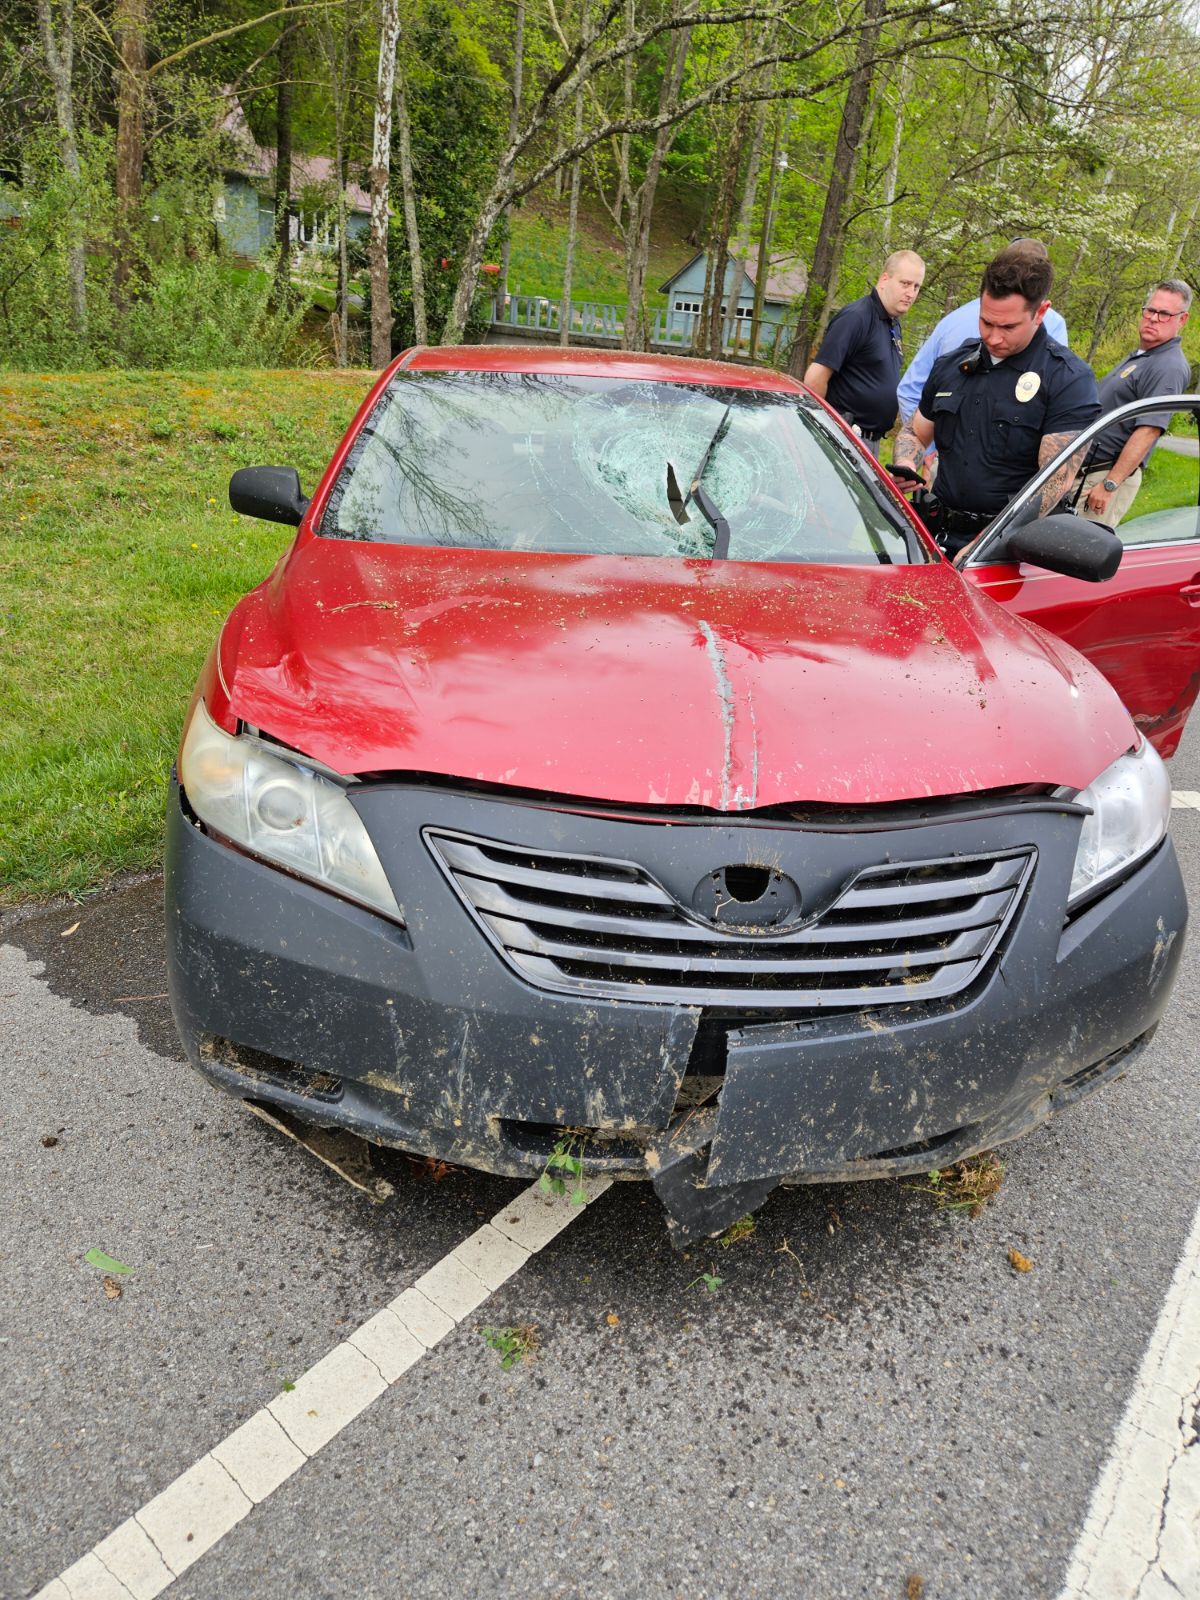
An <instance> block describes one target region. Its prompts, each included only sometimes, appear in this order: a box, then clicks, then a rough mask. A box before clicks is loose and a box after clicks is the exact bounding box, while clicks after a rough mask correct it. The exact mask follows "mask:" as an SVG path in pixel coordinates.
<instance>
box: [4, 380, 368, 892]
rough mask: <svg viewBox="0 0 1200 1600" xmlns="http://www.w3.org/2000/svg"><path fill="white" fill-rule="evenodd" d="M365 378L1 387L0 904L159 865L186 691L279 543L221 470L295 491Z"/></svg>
mask: <svg viewBox="0 0 1200 1600" xmlns="http://www.w3.org/2000/svg"><path fill="white" fill-rule="evenodd" d="M369 382H370V376H369V374H367V373H365V372H363V371H361V370H360V371H355V372H344V373H339V372H335V371H328V372H312V371H304V372H220V373H207V374H205V373H199V374H189V373H167V372H154V373H136V372H133V373H131V372H111V373H86V374H83V375H73V374H67V373H56V374H53V375H49V376H36V375H32V374H24V373H5V374H2V375H0V476H3V478H4V481H5V484H6V497H5V498H6V507H5V509H6V516H5V518H4V522H3V525H2V526H0V595H2V597H3V598H2V599H0V655H2V656H3V659H4V662H5V670H4V673H3V674H2V675H0V903H3V902H10V903H11V902H13V901H15V900H19V899H21V898H24V897H26V896H29V895H43V894H52V893H55V892H60V891H64V890H65V891H79V890H82V889H85V888H88V887H89V886H92V885H95V884H97V883H100V882H103V881H104V879H105V878H107V877H108V876H110V875H111V874H112V873H114V872H117V871H120V870H122V869H126V868H134V867H145V866H151V865H155V864H157V862H158V861H159V860H160V859H161V835H162V811H163V802H164V788H163V786H164V784H165V782H166V778H167V774H168V772H169V770H170V765H171V761H172V759H173V757H174V753H175V745H176V742H177V740H178V737H179V730H180V725H181V724H182V721H183V715H184V712H185V710H186V709H187V704H188V700H189V698H190V695H191V691H192V686H193V684H194V682H195V678H196V674H197V672H198V671H199V668H200V665H201V663H202V661H203V659H204V656H205V655H206V653H207V651H208V649H209V646H210V645H211V644H212V642H213V640H214V638H215V637H216V634H217V630H218V628H219V626H220V622H221V619H222V618H223V617H224V616H225V615H226V613H227V612H228V611H229V609H230V607H231V606H232V605H233V603H234V601H235V600H236V599H237V598H238V597H239V595H241V594H242V593H244V592H245V590H247V589H249V588H251V587H252V586H253V585H254V584H256V583H258V582H259V580H260V579H262V578H263V577H265V576H266V574H267V573H268V572H269V571H270V569H271V567H272V566H273V564H274V562H275V561H276V560H277V559H278V557H279V555H280V554H281V553H282V552H283V551H284V550H285V549H286V548H287V545H288V543H289V541H290V538H291V530H290V529H288V528H284V527H278V526H274V525H272V524H270V523H266V522H256V521H253V520H251V519H249V518H246V517H239V516H235V515H234V513H233V512H232V511H231V510H230V509H229V502H228V499H227V495H226V491H227V487H228V483H229V475H230V473H231V472H232V471H233V470H234V469H235V468H236V467H243V466H250V465H253V464H254V463H257V462H281V463H288V464H291V465H294V466H296V467H298V468H299V471H300V476H301V481H302V482H303V484H304V487H305V489H306V490H308V491H309V492H311V491H312V488H313V485H314V484H315V482H316V479H317V475H318V474H319V472H320V471H321V470H322V469H323V468H324V466H325V464H326V462H327V461H328V459H329V457H330V455H331V454H332V451H333V448H334V446H335V444H336V443H337V441H338V438H339V437H340V435H341V433H342V432H343V430H344V429H345V427H346V424H347V423H348V422H349V420H350V418H351V416H352V415H353V414H354V411H355V410H356V409H357V406H358V404H359V402H360V400H361V399H362V398H363V396H364V395H365V394H366V391H367V388H368V385H369Z"/></svg>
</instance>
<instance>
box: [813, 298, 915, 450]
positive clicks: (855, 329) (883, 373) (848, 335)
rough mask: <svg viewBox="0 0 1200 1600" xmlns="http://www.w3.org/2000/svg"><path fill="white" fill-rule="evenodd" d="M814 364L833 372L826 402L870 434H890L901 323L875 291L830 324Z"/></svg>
mask: <svg viewBox="0 0 1200 1600" xmlns="http://www.w3.org/2000/svg"><path fill="white" fill-rule="evenodd" d="M813 359H814V360H816V361H818V362H820V364H821V366H823V367H828V368H829V369H830V371H831V372H832V373H833V377H832V378H830V380H829V389H828V392H827V393H826V396H825V398H826V399H827V400H828V401H829V404H830V405H831V406H832V407H833V409H834V410H835V411H840V412H841V414H842V416H843V417H845V419H846V421H847V422H856V423H857V424H858V426H859V427H860V428H861V429H862V431H863V432H864V433H869V434H872V435H876V434H881V433H886V432H887V431H888V429H889V428H890V427H891V425H892V423H893V422H895V420H896V384H897V383H898V382H899V380H900V324H899V322H898V321H897V320H896V318H895V317H890V316H889V315H888V314H887V312H886V311H885V310H884V308H883V301H882V300H881V299H880V298H879V296H878V295H877V294H876V292H875V290H874V289H872V290H871V292H870V294H864V295H862V296H861V298H859V299H858V300H851V302H850V304H849V305H846V306H843V307H842V309H841V310H840V311H839V312H837V314H836V315H835V316H834V317H833V319H832V320H831V321H830V324H829V326H828V327H827V328H826V330H825V337H824V338H823V339H822V340H821V348H820V349H819V350H818V351H817V353H816V356H815V357H814V358H813Z"/></svg>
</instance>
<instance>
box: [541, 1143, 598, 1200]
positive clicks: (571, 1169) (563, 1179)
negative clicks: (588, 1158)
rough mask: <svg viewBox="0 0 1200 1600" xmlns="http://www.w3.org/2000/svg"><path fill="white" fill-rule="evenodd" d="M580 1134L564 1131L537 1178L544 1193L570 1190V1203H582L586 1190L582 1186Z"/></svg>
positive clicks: (555, 1193) (581, 1144)
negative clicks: (539, 1176)
mask: <svg viewBox="0 0 1200 1600" xmlns="http://www.w3.org/2000/svg"><path fill="white" fill-rule="evenodd" d="M583 1147H584V1137H583V1135H582V1134H574V1133H564V1134H563V1136H562V1138H560V1139H559V1140H558V1141H557V1142H556V1144H555V1146H554V1149H553V1150H552V1151H551V1152H550V1155H549V1157H548V1159H547V1161H546V1165H545V1168H544V1170H543V1172H542V1176H541V1178H540V1179H539V1180H538V1181H539V1183H540V1185H541V1187H542V1189H543V1190H544V1191H545V1193H546V1194H553V1195H564V1194H566V1193H567V1192H568V1189H569V1190H570V1195H571V1204H572V1205H576V1206H581V1205H583V1203H584V1201H585V1200H586V1199H587V1190H586V1189H585V1188H584V1186H583Z"/></svg>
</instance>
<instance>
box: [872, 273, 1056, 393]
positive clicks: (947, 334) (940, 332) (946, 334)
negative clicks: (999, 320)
mask: <svg viewBox="0 0 1200 1600" xmlns="http://www.w3.org/2000/svg"><path fill="white" fill-rule="evenodd" d="M1042 326H1043V327H1044V328H1045V330H1046V332H1047V333H1048V334H1049V336H1050V337H1051V339H1055V340H1057V342H1058V343H1059V344H1066V345H1069V344H1070V342H1071V341H1070V340H1069V339H1068V338H1067V325H1066V323H1065V322H1064V321H1063V319H1062V317H1061V315H1060V314H1059V313H1058V312H1057V311H1055V309H1054V307H1053V306H1051V307H1050V309H1049V311H1047V313H1046V315H1045V316H1044V317H1043V319H1042ZM978 337H979V300H978V298H976V299H974V300H968V301H967V303H966V305H965V306H956V307H955V309H954V310H953V311H947V313H946V315H945V316H944V317H943V318H942V320H941V321H940V322H939V323H938V325H937V327H936V328H935V329H934V330H933V332H932V333H931V334H930V335H929V337H928V339H926V341H925V343H924V344H923V345H922V346H921V348H920V349H919V350H918V351H917V353H916V355H915V356H914V357H913V358H912V361H911V362H910V363H909V367H908V371H907V372H906V373H905V374H904V376H903V377H902V378H901V380H900V387H899V389H898V390H897V393H896V399H897V401H898V402H899V405H900V418H901V421H903V422H907V421H908V419H909V417H911V416H912V414H913V412H914V411H915V410H916V409H917V401H918V400H920V398H921V390H922V389H923V388H924V387H925V379H926V378H927V377H928V376H929V374H930V372H932V370H933V363H934V362H935V361H936V360H937V359H938V357H939V356H944V355H949V353H950V351H951V350H957V349H958V347H959V345H960V344H965V343H966V342H967V340H968V339H978Z"/></svg>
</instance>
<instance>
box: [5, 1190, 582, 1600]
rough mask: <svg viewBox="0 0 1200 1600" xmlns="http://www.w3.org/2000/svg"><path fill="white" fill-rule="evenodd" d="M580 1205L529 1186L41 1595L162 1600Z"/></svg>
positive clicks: (43, 1599) (51, 1599)
mask: <svg viewBox="0 0 1200 1600" xmlns="http://www.w3.org/2000/svg"><path fill="white" fill-rule="evenodd" d="M611 1182H612V1179H611V1178H596V1179H593V1180H591V1181H589V1182H588V1183H587V1185H586V1190H587V1202H586V1203H587V1204H590V1203H591V1202H592V1201H593V1200H595V1199H597V1198H598V1196H600V1195H602V1194H603V1193H604V1191H605V1190H606V1189H607V1188H608V1187H609V1185H610V1183H611ZM583 1210H584V1206H583V1205H575V1204H573V1203H572V1201H571V1200H569V1199H568V1198H567V1197H566V1196H548V1195H545V1194H543V1193H542V1192H541V1189H540V1188H539V1186H538V1185H537V1184H536V1183H535V1184H533V1185H532V1187H530V1188H528V1189H525V1190H523V1191H522V1192H521V1193H520V1194H519V1195H518V1196H517V1197H516V1199H515V1200H513V1201H512V1202H511V1203H510V1204H509V1205H506V1206H505V1207H504V1208H503V1210H501V1211H498V1212H497V1213H496V1215H495V1216H494V1217H493V1218H492V1220H491V1222H486V1223H484V1225H483V1227H482V1228H479V1229H477V1230H476V1231H475V1232H474V1233H472V1234H470V1235H469V1236H468V1237H467V1238H466V1239H464V1240H463V1242H462V1243H461V1244H460V1245H458V1246H457V1247H456V1248H455V1249H454V1250H451V1252H450V1254H449V1255H447V1256H443V1257H442V1259H441V1260H440V1261H439V1262H437V1263H436V1265H434V1266H433V1267H431V1268H430V1269H429V1271H428V1272H427V1273H425V1274H424V1276H423V1277H420V1278H418V1279H417V1281H416V1283H415V1284H414V1285H413V1286H412V1288H411V1289H405V1291H404V1293H403V1294H400V1295H397V1296H396V1298H395V1299H394V1300H393V1301H392V1302H391V1304H390V1305H387V1306H385V1307H384V1308H383V1309H382V1310H381V1311H378V1312H376V1314H375V1315H374V1316H373V1317H370V1318H369V1319H368V1320H367V1321H366V1322H364V1323H363V1324H362V1326H361V1327H359V1328H356V1329H355V1331H354V1332H353V1333H352V1334H350V1335H349V1337H348V1338H347V1339H345V1340H343V1342H342V1343H341V1344H338V1345H335V1346H334V1347H333V1349H332V1350H330V1351H329V1353H328V1354H327V1355H324V1356H322V1357H321V1359H320V1360H319V1361H318V1362H316V1363H315V1364H314V1365H313V1366H311V1367H309V1369H308V1371H307V1372H306V1373H304V1374H303V1376H301V1377H300V1378H298V1379H297V1380H296V1383H295V1386H294V1387H293V1388H291V1389H289V1390H288V1391H287V1392H285V1393H284V1394H280V1395H276V1397H275V1398H274V1399H273V1400H271V1401H270V1402H269V1403H268V1404H267V1405H266V1406H265V1407H264V1409H263V1410H261V1411H258V1412H256V1413H255V1415H254V1416H252V1417H251V1418H250V1419H249V1420H248V1421H247V1422H244V1423H242V1425H241V1427H240V1428H237V1429H235V1430H234V1432H233V1433H231V1434H229V1435H228V1437H227V1438H225V1439H222V1440H221V1442H220V1444H218V1445H214V1446H213V1448H212V1450H210V1451H209V1452H208V1454H207V1455H203V1456H201V1457H200V1459H199V1461H197V1462H196V1463H195V1464H194V1465H193V1466H191V1467H189V1468H188V1470H187V1471H186V1472H184V1473H182V1474H181V1475H180V1476H179V1477H178V1478H176V1479H175V1481H174V1483H170V1484H168V1485H167V1487H166V1488H165V1489H164V1490H163V1491H162V1493H161V1494H158V1495H155V1497H154V1498H153V1499H152V1500H149V1501H147V1502H146V1504H145V1505H144V1506H142V1508H141V1510H139V1511H135V1512H134V1514H133V1515H132V1516H131V1517H129V1518H128V1519H127V1520H126V1521H125V1522H122V1523H121V1524H120V1526H119V1527H117V1528H115V1529H114V1530H113V1532H112V1533H110V1534H109V1535H108V1536H107V1538H104V1539H101V1540H100V1542H99V1544H97V1545H96V1546H95V1548H94V1549H92V1550H89V1551H88V1553H87V1555H85V1556H83V1557H82V1558H81V1559H80V1560H79V1561H76V1562H75V1563H74V1564H73V1565H72V1566H69V1567H68V1568H67V1569H66V1570H65V1571H64V1572H62V1573H60V1574H59V1576H58V1577H57V1578H53V1579H51V1581H50V1582H49V1583H48V1584H46V1585H45V1587H44V1588H42V1589H39V1590H38V1592H37V1594H36V1595H35V1596H34V1600H155V1596H156V1595H160V1594H162V1592H163V1590H164V1589H166V1588H169V1586H170V1585H171V1584H172V1583H174V1581H175V1579H176V1578H178V1577H179V1576H180V1574H181V1573H184V1572H186V1571H187V1569H188V1568H189V1567H190V1566H192V1565H193V1563H195V1562H196V1561H198V1560H199V1559H200V1557H201V1556H202V1555H204V1554H205V1552H206V1551H208V1550H211V1549H212V1547H213V1546H214V1545H215V1544H217V1543H218V1542H219V1541H220V1540H221V1539H223V1538H224V1537H225V1535H226V1534H227V1533H228V1532H229V1530H230V1529H231V1528H234V1527H236V1526H237V1524H238V1523H239V1522H240V1521H241V1520H242V1518H243V1517H246V1516H249V1514H250V1512H251V1511H253V1510H254V1507H255V1506H256V1505H260V1504H261V1503H262V1502H263V1501H264V1500H266V1499H267V1498H268V1496H270V1495H271V1494H273V1493H274V1492H275V1490H276V1489H278V1488H279V1486H280V1484H282V1483H285V1482H286V1481H287V1479H288V1478H290V1477H291V1476H292V1474H293V1473H294V1472H297V1471H298V1470H299V1469H300V1468H301V1467H302V1466H304V1465H305V1463H306V1462H308V1461H311V1460H312V1458H313V1456H315V1455H316V1454H317V1452H318V1451H319V1450H321V1449H323V1448H324V1446H325V1445H327V1444H328V1443H329V1441H330V1440H331V1439H335V1438H336V1437H337V1435H338V1434H339V1433H340V1432H341V1431H342V1429H343V1428H345V1427H346V1426H348V1424H349V1423H351V1422H353V1421H354V1419H355V1417H357V1416H360V1415H361V1414H362V1413H363V1412H364V1411H365V1410H366V1409H367V1407H368V1406H369V1405H372V1404H373V1403H374V1402H375V1401H376V1400H378V1398H379V1396H380V1395H381V1394H385V1393H386V1392H387V1390H388V1388H389V1387H390V1386H391V1385H392V1384H393V1383H395V1382H396V1380H397V1379H398V1378H400V1377H402V1376H403V1375H404V1373H406V1372H407V1371H408V1370H409V1368H410V1367H412V1366H413V1365H414V1364H415V1363H416V1362H417V1361H419V1360H420V1359H421V1357H422V1356H423V1355H424V1354H425V1353H426V1351H427V1350H431V1349H432V1348H433V1346H434V1345H435V1344H437V1343H438V1341H439V1340H440V1339H444V1338H445V1336H446V1335H447V1334H448V1333H449V1332H450V1331H451V1330H452V1329H453V1328H455V1327H457V1325H458V1324H459V1323H460V1322H462V1321H463V1319H464V1318H465V1317H468V1316H470V1314H471V1313H472V1312H473V1311H474V1310H476V1309H477V1307H479V1306H481V1305H482V1304H483V1302H484V1301H485V1300H487V1299H488V1297H489V1296H490V1295H492V1294H493V1293H494V1292H495V1290H497V1289H498V1288H499V1287H500V1285H501V1284H502V1283H505V1282H506V1281H507V1280H508V1279H509V1278H511V1277H512V1275H513V1273H514V1272H519V1271H520V1269H521V1268H522V1267H523V1266H524V1265H525V1263H526V1262H527V1261H528V1260H529V1258H530V1256H531V1255H534V1254H536V1253H537V1251H539V1250H542V1249H544V1248H545V1247H546V1245H548V1244H549V1243H550V1241H551V1240H552V1239H554V1238H555V1237H557V1235H558V1234H560V1233H561V1232H562V1230H563V1229H564V1228H565V1227H567V1226H568V1225H569V1224H570V1223H571V1222H572V1221H573V1220H574V1219H575V1218H576V1217H577V1216H579V1215H580V1214H581V1213H582V1211H583Z"/></svg>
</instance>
